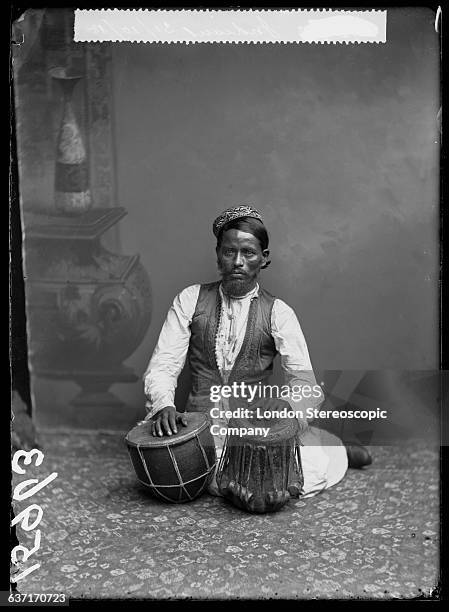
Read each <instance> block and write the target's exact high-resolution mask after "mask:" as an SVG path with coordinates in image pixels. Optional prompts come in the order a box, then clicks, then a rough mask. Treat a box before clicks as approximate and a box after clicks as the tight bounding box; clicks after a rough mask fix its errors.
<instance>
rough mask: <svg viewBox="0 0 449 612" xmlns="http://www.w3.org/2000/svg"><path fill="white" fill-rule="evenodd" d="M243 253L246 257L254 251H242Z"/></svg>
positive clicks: (250, 255)
mask: <svg viewBox="0 0 449 612" xmlns="http://www.w3.org/2000/svg"><path fill="white" fill-rule="evenodd" d="M243 254H244V255H246V256H247V257H252V256H253V255H255V254H256V253H255V252H254V251H243Z"/></svg>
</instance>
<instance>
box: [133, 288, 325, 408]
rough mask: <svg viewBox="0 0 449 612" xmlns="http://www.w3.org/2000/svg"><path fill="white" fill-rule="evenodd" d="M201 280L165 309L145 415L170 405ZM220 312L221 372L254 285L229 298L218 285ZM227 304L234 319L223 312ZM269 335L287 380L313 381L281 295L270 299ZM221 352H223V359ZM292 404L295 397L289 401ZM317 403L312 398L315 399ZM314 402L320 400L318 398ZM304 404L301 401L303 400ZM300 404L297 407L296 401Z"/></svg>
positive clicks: (239, 339) (239, 336) (231, 356)
mask: <svg viewBox="0 0 449 612" xmlns="http://www.w3.org/2000/svg"><path fill="white" fill-rule="evenodd" d="M200 287H201V285H199V284H196V285H191V286H189V287H187V288H186V289H184V290H183V291H181V293H179V294H178V295H177V296H176V297H175V299H174V301H173V304H172V306H171V307H170V310H169V311H168V314H167V317H166V319H165V322H164V325H163V327H162V330H161V332H160V335H159V339H158V342H157V345H156V348H155V349H154V352H153V355H152V357H151V360H150V362H149V364H148V367H147V369H146V371H145V374H144V383H145V395H146V396H147V402H146V409H147V411H148V415H147V418H150V417H152V416H153V415H154V414H156V413H157V412H159V410H162V408H164V407H165V406H174V399H175V390H176V385H177V381H178V376H179V374H180V373H181V370H182V368H183V367H184V364H185V361H186V357H187V351H188V347H189V342H190V333H191V332H190V324H191V322H192V317H193V314H194V312H195V307H196V303H197V300H198V295H199V291H200ZM220 291H221V295H222V308H223V313H222V316H221V317H220V326H219V330H218V334H217V345H216V347H215V348H216V356H217V364H218V367H219V369H220V371H221V372H223V371H225V370H226V371H229V370H231V369H232V366H233V363H234V361H235V358H236V356H237V355H238V353H239V351H240V348H241V346H242V343H243V339H244V336H245V331H246V323H247V319H248V311H249V306H250V303H251V299H252V298H253V297H254V296H255V295H257V294H258V291H259V286H258V285H256V287H255V288H254V289H253V290H252V291H250V292H249V293H248V294H247V295H246V296H244V297H242V298H231V299H229V298H228V297H227V296H226V295H224V293H223V291H222V289H221V286H220ZM231 309H232V314H233V317H234V318H233V319H230V318H229V317H228V316H226V314H227V312H228V311H230V310H231ZM232 324H233V325H235V327H234V329H233V330H232V336H233V337H234V338H236V341H235V343H234V346H233V350H232V351H231V353H229V352H227V351H223V350H222V348H223V346H224V343H225V341H226V338H228V337H229V335H230V332H231V329H230V326H231V325H232ZM271 334H272V336H273V339H274V343H275V346H276V350H277V351H278V353H279V354H280V356H281V366H282V369H283V371H284V374H285V377H286V381H287V380H288V381H289V382H290V381H291V380H292V379H294V380H295V384H297V383H298V382H299V381H301V382H303V383H307V384H309V385H310V386H313V385H315V384H316V381H315V377H314V374H313V370H312V364H311V361H310V356H309V352H308V349H307V344H306V341H305V338H304V334H303V332H302V329H301V326H300V324H299V321H298V319H297V317H296V314H295V312H294V311H293V309H292V308H290V306H288V305H287V304H286V303H285V302H283V301H282V300H280V299H275V301H274V304H273V309H272V313H271ZM224 352H227V354H228V360H227V361H226V362H225V359H224ZM289 403H290V404H291V405H292V406H293V405H295V406H296V408H298V407H299V404H298V403H297V402H293V403H292V402H289ZM316 403H317V402H315V404H316ZM318 403H321V399H320V401H319V402H318ZM303 404H304V402H303ZM301 408H302V406H301Z"/></svg>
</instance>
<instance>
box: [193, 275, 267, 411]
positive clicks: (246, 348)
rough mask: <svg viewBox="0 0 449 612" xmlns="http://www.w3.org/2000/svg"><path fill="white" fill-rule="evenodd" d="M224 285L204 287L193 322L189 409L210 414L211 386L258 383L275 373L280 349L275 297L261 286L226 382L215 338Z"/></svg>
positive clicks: (209, 284)
mask: <svg viewBox="0 0 449 612" xmlns="http://www.w3.org/2000/svg"><path fill="white" fill-rule="evenodd" d="M219 287H220V283H219V282H215V283H208V284H206V285H201V289H200V293H199V296H198V301H197V303H196V308H195V312H194V314H193V318H192V323H191V325H190V329H191V336H190V344H189V350H188V364H189V368H190V373H191V378H192V386H191V392H190V395H189V399H188V402H187V406H186V409H187V410H189V411H195V412H208V411H209V409H210V407H211V402H210V387H211V386H212V385H223V384H228V385H231V384H232V383H233V382H245V383H247V384H251V385H253V384H257V383H258V382H263V381H266V380H267V378H268V377H269V376H270V375H271V373H272V371H273V360H274V358H275V356H276V353H277V351H276V347H275V344H274V340H273V337H272V335H271V311H272V309H273V304H274V300H275V298H274V297H273V296H272V295H271V294H270V293H268V291H265V290H264V289H261V288H260V287H259V296H258V297H254V298H252V300H251V304H250V307H249V313H248V322H247V326H246V333H245V338H244V340H243V344H242V348H241V350H240V353H239V354H238V356H237V358H236V360H235V364H234V367H233V369H232V371H231V372H230V375H229V377H228V380H227V381H226V383H224V381H223V380H222V377H221V375H220V371H219V369H218V366H217V360H216V356H215V339H216V337H217V332H218V326H219V323H220V313H221V296H220V292H219Z"/></svg>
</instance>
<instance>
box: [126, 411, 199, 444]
mask: <svg viewBox="0 0 449 612" xmlns="http://www.w3.org/2000/svg"><path fill="white" fill-rule="evenodd" d="M183 415H184V416H185V417H186V420H187V426H185V427H184V425H183V424H182V423H176V427H177V429H178V433H177V434H172V435H171V436H165V435H164V436H162V437H160V436H153V435H152V433H151V421H147V422H145V423H141V424H140V425H136V426H135V427H133V429H131V431H130V432H129V433H128V434H127V436H126V438H125V441H126V443H127V444H128V445H129V446H137V445H139V446H140V447H142V448H159V447H161V446H172V445H174V444H178V443H181V442H185V441H186V440H189V439H190V438H193V437H194V436H195V435H197V434H198V433H200V432H201V431H203V430H204V429H206V427H209V420H208V418H207V415H205V414H204V413H202V412H184V413H183Z"/></svg>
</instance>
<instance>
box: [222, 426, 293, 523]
mask: <svg viewBox="0 0 449 612" xmlns="http://www.w3.org/2000/svg"><path fill="white" fill-rule="evenodd" d="M262 425H263V426H264V427H269V433H268V435H267V436H266V437H262V436H259V435H254V436H253V435H246V436H238V435H232V433H230V431H231V430H232V428H239V429H241V428H246V429H248V428H250V427H252V428H254V427H256V426H262ZM298 430H299V425H298V422H297V421H296V420H295V419H270V420H269V421H267V420H264V421H263V423H262V422H261V421H253V420H248V419H231V420H230V421H229V423H228V435H227V437H226V440H225V445H224V447H223V454H222V456H221V459H220V464H219V467H218V473H217V483H218V488H219V490H220V493H221V494H222V495H223V496H224V497H226V498H227V499H229V500H230V501H231V502H232V503H233V504H234V505H236V506H237V507H239V508H242V509H243V510H247V511H248V512H275V511H276V510H279V509H280V508H282V506H284V505H285V504H286V503H287V502H288V501H289V499H290V497H299V495H300V494H301V491H302V487H303V485H304V478H303V473H302V467H301V455H300V447H299V439H298Z"/></svg>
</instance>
